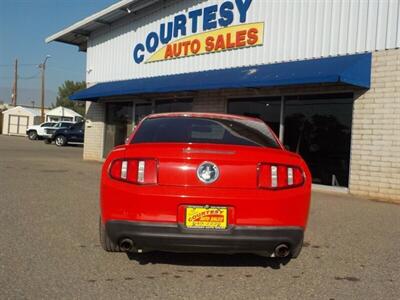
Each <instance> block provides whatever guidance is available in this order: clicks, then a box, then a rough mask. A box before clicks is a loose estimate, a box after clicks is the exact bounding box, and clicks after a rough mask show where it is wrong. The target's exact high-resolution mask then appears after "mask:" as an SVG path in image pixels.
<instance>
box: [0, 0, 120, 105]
mask: <svg viewBox="0 0 400 300" xmlns="http://www.w3.org/2000/svg"><path fill="white" fill-rule="evenodd" d="M116 2H118V0H0V101H4V103H10V102H11V91H12V87H13V82H14V61H15V59H18V64H19V71H18V73H19V80H18V99H17V101H18V104H22V105H23V104H25V105H31V103H32V102H31V101H35V106H38V105H40V70H39V68H38V65H39V64H40V63H41V62H43V60H44V58H45V57H46V55H51V58H50V59H49V60H48V61H47V64H46V81H45V82H46V105H50V104H51V103H55V98H56V96H57V90H58V87H59V86H60V85H62V83H63V82H64V81H65V80H74V81H81V80H84V79H85V69H86V68H85V65H86V54H85V53H84V52H79V51H78V48H77V47H76V46H73V45H67V44H63V43H58V42H52V43H50V44H46V43H45V41H44V40H45V38H46V37H48V36H50V35H52V34H53V33H56V32H58V31H59V30H61V29H64V28H65V27H68V26H70V25H72V24H73V23H75V22H77V21H79V20H81V19H83V18H85V17H87V16H89V15H91V14H93V13H96V12H98V11H99V10H102V9H104V8H106V7H107V6H109V5H112V4H114V3H116Z"/></svg>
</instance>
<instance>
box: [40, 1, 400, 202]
mask: <svg viewBox="0 0 400 300" xmlns="http://www.w3.org/2000/svg"><path fill="white" fill-rule="evenodd" d="M46 41H47V42H51V41H59V42H64V43H68V44H72V45H76V46H78V47H79V50H80V51H85V52H86V53H87V73H86V79H87V85H88V88H87V89H86V90H83V91H80V92H78V93H76V94H74V95H73V96H72V97H71V98H72V99H73V100H83V101H87V102H86V103H87V105H86V109H87V115H86V119H87V122H86V136H85V145H84V158H85V159H90V160H102V159H103V158H104V156H106V155H107V153H108V152H109V151H110V149H112V147H113V146H115V145H118V144H122V143H124V140H125V138H126V137H127V136H128V135H129V134H130V132H131V131H132V129H133V127H134V126H135V125H136V124H137V123H138V122H139V121H140V120H141V119H142V118H143V117H144V116H146V115H148V114H150V113H153V112H172V111H198V112H221V113H233V114H242V115H248V116H254V117H258V118H261V119H263V120H264V121H265V122H266V123H267V124H268V125H269V126H270V127H271V128H272V129H273V130H274V131H275V133H276V134H277V136H279V138H280V139H281V140H282V141H283V143H284V145H286V146H287V147H288V149H290V150H291V151H295V152H298V153H300V154H301V155H302V156H303V158H304V159H305V160H306V162H307V163H308V165H309V167H310V169H311V172H312V174H313V182H314V184H315V185H316V186H317V187H319V188H324V187H325V188H329V189H333V190H338V191H339V190H340V191H349V192H350V193H352V194H355V195H361V196H368V197H371V198H375V199H382V200H388V201H396V202H400V50H399V49H398V48H399V46H400V1H389V0H381V1H378V0H376V1H335V0H330V1H312V0H303V1H289V0H287V1H275V0H203V1H198V0H153V1H152V0H129V1H128V0H124V1H120V2H118V3H116V4H114V5H112V6H110V7H108V8H106V9H104V10H102V11H100V12H98V13H96V14H94V15H92V16H89V17H88V18H86V19H84V20H82V21H80V22H78V23H76V24H74V25H72V26H70V27H68V28H66V29H64V30H62V31H60V32H58V33H56V34H54V35H52V36H50V37H49V38H48V39H47V40H46Z"/></svg>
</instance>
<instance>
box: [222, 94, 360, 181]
mask: <svg viewBox="0 0 400 300" xmlns="http://www.w3.org/2000/svg"><path fill="white" fill-rule="evenodd" d="M281 101H282V100H281V97H277V98H247V99H234V100H230V101H229V102H228V113H233V114H240V115H246V116H252V117H258V118H260V119H262V120H264V121H265V122H266V123H267V124H268V125H269V126H270V127H271V128H272V129H273V130H274V132H275V133H276V134H277V135H278V134H279V125H280V124H281V125H283V126H284V136H283V143H284V145H285V146H286V147H287V148H288V149H289V150H290V151H293V152H297V153H299V154H300V155H301V156H302V157H303V158H304V160H305V161H306V162H307V164H308V166H309V168H310V170H311V173H312V176H313V183H316V184H323V185H333V186H343V187H347V186H348V181H349V165H350V143H351V124H352V113H353V94H352V93H347V94H346V93H342V94H328V95H327V94H325V95H300V96H285V97H284V110H283V112H284V114H283V119H281Z"/></svg>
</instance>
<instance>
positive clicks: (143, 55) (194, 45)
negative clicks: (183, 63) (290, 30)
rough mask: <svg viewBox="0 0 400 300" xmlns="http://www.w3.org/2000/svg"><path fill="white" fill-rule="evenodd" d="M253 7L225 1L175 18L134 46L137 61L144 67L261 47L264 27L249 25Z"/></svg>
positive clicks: (247, 2) (248, 1)
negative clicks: (249, 16) (249, 13)
mask: <svg viewBox="0 0 400 300" xmlns="http://www.w3.org/2000/svg"><path fill="white" fill-rule="evenodd" d="M251 4H252V0H234V1H233V0H232V1H225V2H222V3H221V4H216V5H211V6H206V7H203V8H199V9H194V10H190V11H188V12H187V13H184V14H178V15H175V16H174V17H173V19H172V20H171V21H168V22H165V23H161V24H160V26H159V30H158V31H152V32H149V33H148V34H147V36H146V39H145V41H143V42H140V43H137V44H136V45H135V46H134V49H133V59H134V61H135V63H137V64H141V63H150V62H158V61H164V60H171V59H178V58H184V57H189V56H195V55H200V54H208V53H216V52H221V51H227V50H235V49H240V48H245V47H254V46H260V45H262V44H263V41H264V23H263V22H259V23H247V22H246V20H247V13H248V11H249V8H250V6H251ZM236 20H237V21H236ZM235 21H236V25H233V23H234V22H235Z"/></svg>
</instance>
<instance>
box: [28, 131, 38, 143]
mask: <svg viewBox="0 0 400 300" xmlns="http://www.w3.org/2000/svg"><path fill="white" fill-rule="evenodd" d="M28 139H30V140H31V141H34V140H37V139H38V134H37V132H36V130H31V131H29V132H28Z"/></svg>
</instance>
